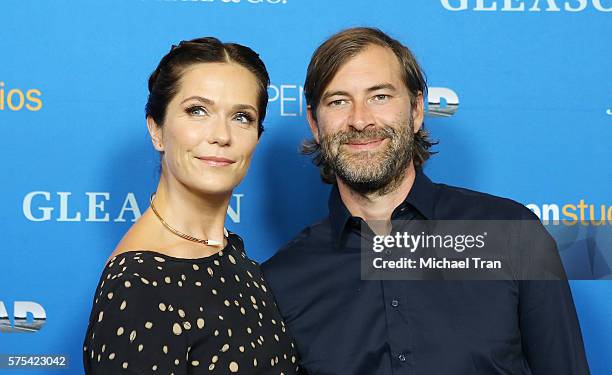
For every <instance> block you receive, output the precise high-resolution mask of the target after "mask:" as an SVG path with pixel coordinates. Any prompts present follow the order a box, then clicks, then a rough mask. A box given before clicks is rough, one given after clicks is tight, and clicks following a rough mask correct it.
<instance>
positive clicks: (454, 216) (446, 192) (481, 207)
mask: <svg viewBox="0 0 612 375" xmlns="http://www.w3.org/2000/svg"><path fill="white" fill-rule="evenodd" d="M434 185H435V187H436V190H437V194H436V200H435V204H434V212H435V218H436V219H438V220H531V219H535V218H537V217H536V216H535V214H533V212H531V210H529V209H528V208H527V207H525V206H524V205H523V204H521V203H519V202H517V201H514V200H512V199H509V198H504V197H499V196H496V195H492V194H488V193H483V192H480V191H476V190H470V189H466V188H462V187H457V186H451V185H446V184H441V183H435V184H434Z"/></svg>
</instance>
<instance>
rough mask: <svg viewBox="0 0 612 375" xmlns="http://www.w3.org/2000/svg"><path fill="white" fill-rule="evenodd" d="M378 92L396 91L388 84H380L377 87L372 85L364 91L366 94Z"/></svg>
mask: <svg viewBox="0 0 612 375" xmlns="http://www.w3.org/2000/svg"><path fill="white" fill-rule="evenodd" d="M378 90H391V91H397V89H396V88H395V86H393V85H392V84H390V83H381V84H378V85H374V86H372V87H369V88H368V89H367V90H366V91H368V92H372V91H378Z"/></svg>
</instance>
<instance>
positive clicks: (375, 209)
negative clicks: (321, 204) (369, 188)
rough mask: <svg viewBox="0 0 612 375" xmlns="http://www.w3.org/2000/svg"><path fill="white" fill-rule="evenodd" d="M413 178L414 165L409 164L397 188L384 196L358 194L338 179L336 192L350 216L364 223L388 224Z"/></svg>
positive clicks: (408, 189) (407, 191)
mask: <svg viewBox="0 0 612 375" xmlns="http://www.w3.org/2000/svg"><path fill="white" fill-rule="evenodd" d="M415 177H416V171H415V169H414V165H413V163H410V166H409V167H408V169H407V170H406V173H405V174H404V177H403V178H402V180H401V181H400V182H399V184H398V186H397V188H396V189H394V190H392V191H389V192H387V193H386V194H382V195H381V194H378V193H372V194H360V193H357V192H356V191H354V190H352V189H351V188H350V187H349V186H347V185H346V184H345V183H344V182H343V181H341V180H340V179H338V190H339V192H340V197H341V199H342V202H344V205H345V206H346V208H347V209H348V210H349V212H350V213H351V215H353V216H358V217H360V218H362V219H363V220H365V221H366V222H371V221H385V222H388V221H389V220H391V214H392V213H393V210H394V209H395V208H396V207H397V206H399V205H400V204H401V203H402V202H403V201H404V199H406V197H407V196H408V193H409V192H410V189H412V185H413V184H414V179H415Z"/></svg>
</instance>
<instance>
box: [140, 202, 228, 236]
mask: <svg viewBox="0 0 612 375" xmlns="http://www.w3.org/2000/svg"><path fill="white" fill-rule="evenodd" d="M154 197H155V193H153V194H151V199H150V200H149V203H150V204H151V209H152V210H153V213H155V216H157V218H158V219H159V221H160V222H161V223H162V225H163V226H164V227H166V229H168V230H169V231H170V232H172V233H174V234H176V235H177V236H179V237H181V238H184V239H186V240H188V241H192V242H197V243H201V244H204V245H208V246H221V245H223V242H219V241H215V240H203V239H201V238H197V237H193V236H190V235H188V234H185V233H183V232H180V231H178V230H176V229H174V228H172V227H171V226H170V225H169V224H168V223H166V221H165V220H164V219H162V217H161V215H160V214H159V212H157V209H155V205H154V204H153V198H154ZM223 234H224V235H225V236H226V237H227V230H226V229H225V228H223Z"/></svg>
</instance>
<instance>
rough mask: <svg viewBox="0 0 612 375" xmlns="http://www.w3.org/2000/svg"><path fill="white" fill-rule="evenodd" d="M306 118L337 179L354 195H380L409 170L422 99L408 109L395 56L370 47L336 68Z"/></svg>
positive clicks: (407, 100) (421, 113)
mask: <svg viewBox="0 0 612 375" xmlns="http://www.w3.org/2000/svg"><path fill="white" fill-rule="evenodd" d="M308 115H309V116H308V120H309V124H310V127H311V130H312V132H313V135H314V137H315V140H316V141H317V142H319V144H320V145H321V154H322V155H323V157H324V158H325V159H326V161H327V163H329V164H330V165H331V166H332V168H333V169H334V172H335V173H336V176H337V177H338V178H340V179H341V180H342V181H343V182H344V183H346V184H347V185H348V186H349V187H350V188H352V189H353V190H355V191H357V192H359V193H362V194H367V193H373V192H379V193H385V192H387V191H391V190H393V189H394V188H395V187H396V184H397V183H398V181H400V180H401V178H402V177H403V176H404V174H405V173H406V171H407V169H408V167H409V166H410V163H411V156H412V150H413V148H414V133H416V132H417V131H418V130H419V129H420V128H421V124H422V121H423V98H422V95H419V96H418V97H417V98H416V105H415V107H414V108H412V106H411V102H410V93H409V91H408V89H407V88H406V86H405V84H404V82H403V80H402V74H401V66H400V63H399V61H398V59H397V57H396V56H395V55H394V53H393V52H392V51H391V50H390V49H388V48H384V47H380V46H377V45H371V46H368V47H366V48H365V49H364V50H363V51H362V52H360V53H359V54H357V55H356V56H355V57H353V58H351V59H350V60H349V61H347V62H346V63H345V64H344V65H343V66H342V67H341V68H340V69H339V70H338V72H337V73H336V75H335V76H334V78H333V79H332V81H331V82H330V83H329V85H328V86H327V88H326V89H325V91H324V92H323V95H322V96H321V101H320V102H319V104H318V107H317V112H316V120H315V119H314V117H313V116H312V113H311V112H310V111H309V113H308Z"/></svg>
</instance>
